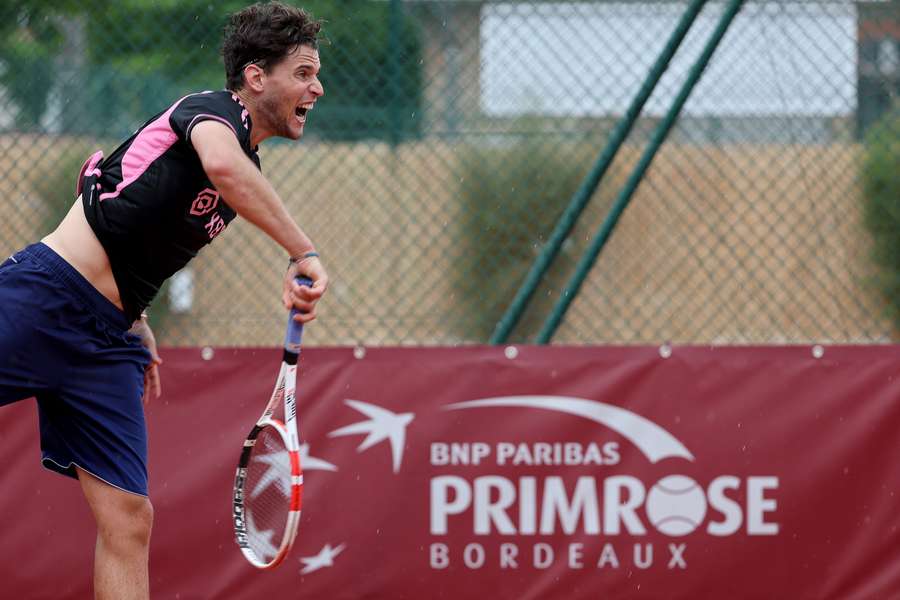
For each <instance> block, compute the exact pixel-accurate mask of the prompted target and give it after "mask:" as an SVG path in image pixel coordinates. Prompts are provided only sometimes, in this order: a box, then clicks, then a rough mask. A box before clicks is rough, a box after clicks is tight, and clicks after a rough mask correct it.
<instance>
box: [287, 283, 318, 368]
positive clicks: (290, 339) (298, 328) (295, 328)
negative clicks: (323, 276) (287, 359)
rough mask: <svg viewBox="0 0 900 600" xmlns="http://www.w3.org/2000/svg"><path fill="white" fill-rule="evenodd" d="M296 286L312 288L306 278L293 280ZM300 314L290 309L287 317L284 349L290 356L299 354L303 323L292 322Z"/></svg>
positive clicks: (294, 309)
mask: <svg viewBox="0 0 900 600" xmlns="http://www.w3.org/2000/svg"><path fill="white" fill-rule="evenodd" d="M294 281H296V282H297V283H298V284H300V285H305V286H306V287H312V285H313V282H312V279H309V278H308V277H297V278H295V279H294ZM298 314H300V311H299V310H297V309H296V308H291V314H290V316H289V317H288V326H287V334H286V335H285V337H284V349H285V350H286V351H287V352H290V353H292V354H300V340H301V339H302V338H303V323H299V322H297V321H295V320H294V317H295V316H297V315H298Z"/></svg>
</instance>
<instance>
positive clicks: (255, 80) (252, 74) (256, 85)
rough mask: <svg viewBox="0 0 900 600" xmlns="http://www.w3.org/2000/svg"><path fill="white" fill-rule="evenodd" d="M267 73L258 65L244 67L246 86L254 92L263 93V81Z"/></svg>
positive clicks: (252, 64)
mask: <svg viewBox="0 0 900 600" xmlns="http://www.w3.org/2000/svg"><path fill="white" fill-rule="evenodd" d="M265 76H266V72H265V71H264V70H263V69H262V67H260V66H259V65H257V64H254V63H251V64H249V65H247V66H246V67H244V85H246V86H247V87H249V88H250V89H251V90H253V91H254V92H261V91H263V79H264V78H265Z"/></svg>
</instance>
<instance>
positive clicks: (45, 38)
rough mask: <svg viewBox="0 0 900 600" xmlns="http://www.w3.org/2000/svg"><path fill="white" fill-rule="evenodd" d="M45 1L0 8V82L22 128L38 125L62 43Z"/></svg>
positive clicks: (18, 2) (53, 12) (21, 2)
mask: <svg viewBox="0 0 900 600" xmlns="http://www.w3.org/2000/svg"><path fill="white" fill-rule="evenodd" d="M55 15H56V11H55V10H54V9H53V8H52V6H51V4H50V3H48V2H24V1H20V0H15V1H13V2H11V3H10V4H9V5H7V6H5V7H3V8H0V86H3V88H4V90H5V91H6V95H7V96H8V97H9V99H10V100H11V101H12V103H13V105H14V106H15V107H16V108H17V111H16V119H17V121H18V122H20V123H21V124H22V125H23V126H24V127H26V128H32V127H35V126H37V125H38V123H39V122H40V119H41V115H43V114H44V111H45V110H46V108H47V97H48V95H49V93H50V89H51V88H52V87H53V79H54V66H53V59H54V57H55V56H56V55H57V53H58V52H59V49H60V45H61V43H62V34H61V32H60V29H59V24H58V22H57V21H56V19H55V18H54V17H55Z"/></svg>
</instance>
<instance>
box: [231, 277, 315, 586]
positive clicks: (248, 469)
mask: <svg viewBox="0 0 900 600" xmlns="http://www.w3.org/2000/svg"><path fill="white" fill-rule="evenodd" d="M297 283H299V284H300V285H305V286H312V281H311V280H309V279H306V278H303V277H298V278H297ZM295 315H297V310H296V309H292V310H291V314H290V317H288V326H287V334H286V336H285V341H284V356H283V359H282V362H281V370H280V371H279V373H278V379H277V380H276V382H275V390H274V391H273V392H272V397H271V399H270V400H269V404H268V405H267V406H266V409H265V410H264V411H263V413H262V416H261V417H260V418H259V420H258V421H257V422H256V425H254V426H253V429H252V430H251V431H250V435H248V436H247V439H246V440H245V441H244V448H243V450H242V452H241V458H240V460H239V461H238V467H237V474H236V475H235V478H234V494H233V512H232V517H233V522H234V533H235V539H236V541H237V544H238V546H239V547H240V548H241V552H243V554H244V557H245V558H246V559H247V560H248V561H249V562H250V564H251V565H253V566H254V567H258V568H260V569H271V568H273V567H275V566H277V565H278V564H279V563H280V562H281V561H282V560H284V557H285V556H287V553H288V552H289V551H290V549H291V546H292V545H293V543H294V538H295V537H296V535H297V525H298V524H299V522H300V505H301V500H302V496H303V472H302V470H301V469H300V443H299V439H298V436H297V404H296V398H295V390H296V381H297V359H298V358H299V357H300V339H301V337H302V335H303V324H302V323H300V322H299V321H297V320H295V319H294V316H295ZM282 404H283V406H284V420H283V421H280V420H278V419H277V418H275V411H276V410H277V409H278V408H279V406H281V405H282Z"/></svg>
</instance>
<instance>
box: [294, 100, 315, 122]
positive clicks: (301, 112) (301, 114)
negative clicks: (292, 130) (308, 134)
mask: <svg viewBox="0 0 900 600" xmlns="http://www.w3.org/2000/svg"><path fill="white" fill-rule="evenodd" d="M311 110H312V105H311V104H307V105H304V106H298V107H297V108H295V109H294V114H295V115H296V116H297V118H298V119H300V122H301V123H305V122H306V113H308V112H309V111H311Z"/></svg>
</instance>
